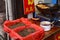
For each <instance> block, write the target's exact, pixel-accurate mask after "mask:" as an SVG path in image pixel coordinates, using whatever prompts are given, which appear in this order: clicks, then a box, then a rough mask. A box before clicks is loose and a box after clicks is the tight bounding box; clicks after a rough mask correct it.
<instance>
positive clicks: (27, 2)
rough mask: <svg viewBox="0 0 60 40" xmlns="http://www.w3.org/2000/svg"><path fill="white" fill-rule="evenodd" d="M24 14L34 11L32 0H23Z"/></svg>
mask: <svg viewBox="0 0 60 40" xmlns="http://www.w3.org/2000/svg"><path fill="white" fill-rule="evenodd" d="M23 4H24V14H29V13H31V12H34V11H35V7H34V0H24V3H23Z"/></svg>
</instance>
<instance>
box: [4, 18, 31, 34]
mask: <svg viewBox="0 0 60 40" xmlns="http://www.w3.org/2000/svg"><path fill="white" fill-rule="evenodd" d="M30 24H31V22H29V21H28V19H27V18H20V19H17V20H13V21H9V20H6V21H5V22H4V24H3V25H4V31H5V32H8V33H10V31H11V30H13V29H14V28H16V27H22V26H26V25H30ZM16 25H17V26H16Z"/></svg>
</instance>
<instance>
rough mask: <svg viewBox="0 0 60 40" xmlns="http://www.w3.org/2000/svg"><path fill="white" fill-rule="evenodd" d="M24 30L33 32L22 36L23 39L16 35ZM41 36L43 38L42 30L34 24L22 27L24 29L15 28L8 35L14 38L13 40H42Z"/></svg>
mask: <svg viewBox="0 0 60 40" xmlns="http://www.w3.org/2000/svg"><path fill="white" fill-rule="evenodd" d="M26 28H33V29H35V32H33V33H31V34H29V35H27V36H24V37H23V36H21V35H19V34H18V32H19V31H22V30H24V29H26ZM43 36H44V30H43V29H42V28H41V27H39V26H37V25H35V24H31V25H29V26H24V27H20V28H15V29H14V30H13V31H11V33H10V37H11V38H14V39H15V40H41V39H42V38H43Z"/></svg>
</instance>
